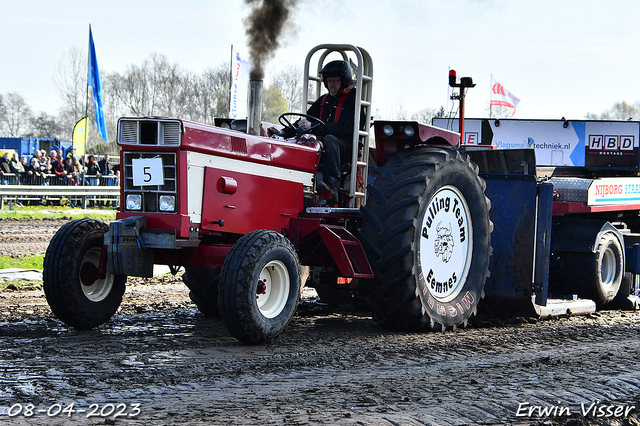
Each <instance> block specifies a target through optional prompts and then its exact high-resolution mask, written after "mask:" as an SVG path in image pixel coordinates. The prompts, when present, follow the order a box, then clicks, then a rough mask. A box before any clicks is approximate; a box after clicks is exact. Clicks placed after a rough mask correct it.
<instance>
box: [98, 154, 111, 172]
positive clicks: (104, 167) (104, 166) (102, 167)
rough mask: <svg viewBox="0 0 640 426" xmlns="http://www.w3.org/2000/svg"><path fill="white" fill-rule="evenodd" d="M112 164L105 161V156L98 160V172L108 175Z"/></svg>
mask: <svg viewBox="0 0 640 426" xmlns="http://www.w3.org/2000/svg"><path fill="white" fill-rule="evenodd" d="M110 167H111V166H110V165H109V162H108V161H105V160H104V158H103V159H102V160H100V161H98V168H99V169H98V173H100V174H101V175H108V174H109V172H110Z"/></svg>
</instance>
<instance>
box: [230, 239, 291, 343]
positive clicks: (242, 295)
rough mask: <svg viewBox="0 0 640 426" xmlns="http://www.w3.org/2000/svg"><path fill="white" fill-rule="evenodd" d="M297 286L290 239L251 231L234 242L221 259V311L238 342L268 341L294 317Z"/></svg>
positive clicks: (276, 335) (279, 332)
mask: <svg viewBox="0 0 640 426" xmlns="http://www.w3.org/2000/svg"><path fill="white" fill-rule="evenodd" d="M300 287H301V286H300V262H299V261H298V255H297V254H296V251H295V249H294V247H293V245H292V244H291V242H290V241H289V240H288V239H286V238H285V237H284V236H282V235H280V234H278V233H277V232H275V231H269V230H258V231H253V232H250V233H248V234H246V235H244V236H242V237H241V238H240V239H239V240H238V241H237V242H236V243H235V244H234V245H233V247H232V248H231V250H230V251H229V254H228V255H227V257H226V259H225V261H224V267H223V268H222V275H221V277H220V286H219V292H220V293H219V296H218V305H219V307H220V316H221V317H222V320H223V322H224V324H225V326H226V327H227V330H229V332H230V333H231V334H232V335H233V336H234V337H235V338H237V339H238V340H240V341H241V342H244V343H247V344H252V345H255V344H261V343H266V342H270V341H272V340H274V339H275V338H277V337H278V336H279V335H280V334H281V333H282V332H283V331H284V330H285V328H286V327H287V325H289V323H290V322H291V320H292V319H293V316H294V314H295V312H296V309H297V307H298V301H299V300H300Z"/></svg>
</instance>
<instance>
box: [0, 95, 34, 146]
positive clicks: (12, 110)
mask: <svg viewBox="0 0 640 426" xmlns="http://www.w3.org/2000/svg"><path fill="white" fill-rule="evenodd" d="M32 116H33V113H32V112H31V108H30V107H29V106H28V105H27V102H26V101H25V99H24V98H23V97H22V96H21V95H20V94H18V93H15V92H10V93H7V95H6V96H5V97H4V98H3V102H2V105H1V111H0V133H2V134H3V135H6V136H11V137H19V136H23V135H24V134H25V133H26V132H27V131H28V126H29V120H30V119H31V117H32Z"/></svg>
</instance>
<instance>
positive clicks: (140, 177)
mask: <svg viewBox="0 0 640 426" xmlns="http://www.w3.org/2000/svg"><path fill="white" fill-rule="evenodd" d="M131 165H132V167H133V185H134V186H155V185H164V174H163V169H162V158H134V159H133V160H132V161H131Z"/></svg>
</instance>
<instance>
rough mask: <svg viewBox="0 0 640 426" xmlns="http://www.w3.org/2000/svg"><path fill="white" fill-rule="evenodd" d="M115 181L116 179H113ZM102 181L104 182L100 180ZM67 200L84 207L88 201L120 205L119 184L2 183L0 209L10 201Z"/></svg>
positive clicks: (0, 187) (0, 186)
mask: <svg viewBox="0 0 640 426" xmlns="http://www.w3.org/2000/svg"><path fill="white" fill-rule="evenodd" d="M112 182H113V183H115V182H116V181H115V180H114V181H112ZM99 183H102V182H99ZM62 200H65V201H66V202H67V203H68V204H70V205H78V206H81V207H82V208H83V209H84V208H86V207H87V202H89V203H91V202H92V201H93V202H96V201H100V202H105V203H107V202H109V203H113V204H114V205H119V202H120V186H119V185H96V186H92V185H64V184H63V185H45V184H41V185H0V209H2V208H4V205H5V204H6V203H8V202H17V203H21V204H22V203H26V202H29V201H34V202H39V201H46V202H47V203H49V202H55V201H62Z"/></svg>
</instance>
